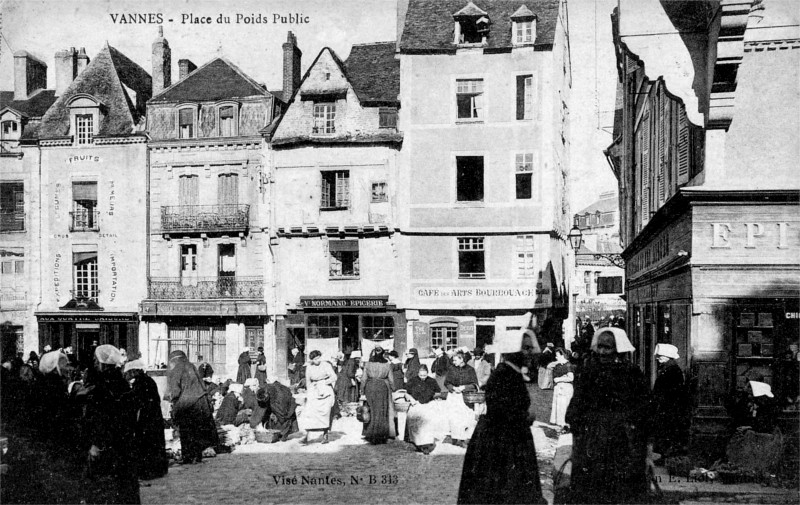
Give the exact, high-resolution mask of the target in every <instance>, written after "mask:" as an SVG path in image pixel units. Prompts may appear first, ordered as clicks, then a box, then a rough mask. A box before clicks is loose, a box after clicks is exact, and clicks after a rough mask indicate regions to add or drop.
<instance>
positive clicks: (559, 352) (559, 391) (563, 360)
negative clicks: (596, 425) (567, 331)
mask: <svg viewBox="0 0 800 505" xmlns="http://www.w3.org/2000/svg"><path fill="white" fill-rule="evenodd" d="M555 356H556V360H555V361H554V362H553V363H551V364H550V365H548V366H549V367H551V368H552V369H553V382H554V383H555V386H554V387H553V407H552V409H551V412H550V424H556V425H558V426H560V427H561V428H564V427H565V425H566V424H567V422H566V421H565V419H564V418H565V417H566V415H567V407H569V402H570V400H572V393H573V389H572V382H573V381H574V380H575V370H574V367H573V366H572V364H571V363H570V362H569V360H568V359H567V353H566V351H564V349H562V348H560V347H559V348H557V349H556V350H555Z"/></svg>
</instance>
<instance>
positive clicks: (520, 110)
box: [517, 75, 527, 119]
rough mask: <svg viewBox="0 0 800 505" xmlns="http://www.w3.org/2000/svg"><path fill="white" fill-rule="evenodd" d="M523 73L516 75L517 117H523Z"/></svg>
mask: <svg viewBox="0 0 800 505" xmlns="http://www.w3.org/2000/svg"><path fill="white" fill-rule="evenodd" d="M526 77H527V76H525V75H518V76H517V119H525V78H526Z"/></svg>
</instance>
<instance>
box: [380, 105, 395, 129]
mask: <svg viewBox="0 0 800 505" xmlns="http://www.w3.org/2000/svg"><path fill="white" fill-rule="evenodd" d="M379 116H380V119H379V122H378V126H379V127H381V128H397V107H381V108H380V110H379Z"/></svg>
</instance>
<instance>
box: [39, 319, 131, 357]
mask: <svg viewBox="0 0 800 505" xmlns="http://www.w3.org/2000/svg"><path fill="white" fill-rule="evenodd" d="M36 317H37V319H38V321H39V351H40V352H41V351H42V350H43V349H44V346H46V345H49V346H51V347H52V348H53V349H58V348H62V349H63V348H65V347H67V346H72V347H73V349H74V350H75V353H76V355H77V357H78V359H79V360H80V361H81V362H82V363H84V362H87V360H88V361H89V362H91V358H92V356H91V355H90V354H89V353H90V349H91V347H92V343H93V342H97V343H98V344H100V345H102V344H111V345H113V346H115V347H117V348H119V349H125V350H126V351H127V352H128V355H134V354H136V353H138V352H139V317H138V315H137V314H136V313H135V312H93V311H87V312H83V311H61V312H40V313H37V314H36Z"/></svg>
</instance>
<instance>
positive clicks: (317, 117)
mask: <svg viewBox="0 0 800 505" xmlns="http://www.w3.org/2000/svg"><path fill="white" fill-rule="evenodd" d="M311 133H312V134H314V135H330V134H333V133H336V104H335V103H315V104H314V128H313V129H312V130H311Z"/></svg>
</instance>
